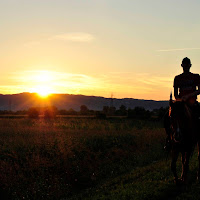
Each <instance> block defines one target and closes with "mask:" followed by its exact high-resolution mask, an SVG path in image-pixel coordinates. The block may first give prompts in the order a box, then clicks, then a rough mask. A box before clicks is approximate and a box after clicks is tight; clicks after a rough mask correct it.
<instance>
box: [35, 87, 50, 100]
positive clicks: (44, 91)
mask: <svg viewBox="0 0 200 200" xmlns="http://www.w3.org/2000/svg"><path fill="white" fill-rule="evenodd" d="M35 92H36V93H37V94H38V95H39V96H40V97H43V98H45V97H48V96H49V95H50V94H51V93H52V90H51V88H50V87H48V86H40V87H38V88H36V89H35Z"/></svg>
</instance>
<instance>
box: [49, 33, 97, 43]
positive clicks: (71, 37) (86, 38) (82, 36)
mask: <svg viewBox="0 0 200 200" xmlns="http://www.w3.org/2000/svg"><path fill="white" fill-rule="evenodd" d="M94 39H95V37H94V36H93V35H91V34H89V33H83V32H74V33H64V34H59V35H54V36H52V37H50V38H49V40H61V41H72V42H91V41H93V40H94Z"/></svg>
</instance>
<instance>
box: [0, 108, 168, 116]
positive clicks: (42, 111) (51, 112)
mask: <svg viewBox="0 0 200 200" xmlns="http://www.w3.org/2000/svg"><path fill="white" fill-rule="evenodd" d="M167 111H168V108H167V107H166V108H163V107H161V108H160V109H154V110H153V111H149V110H145V109H144V108H143V107H135V108H134V109H130V108H127V107H126V106H124V105H121V106H120V107H119V109H116V108H115V107H114V106H113V107H109V106H104V107H103V109H102V110H101V111H95V110H90V109H88V107H87V106H86V105H81V106H80V110H79V111H75V110H74V109H72V108H71V109H69V110H65V109H61V110H58V109H57V108H56V107H55V106H49V107H31V108H30V109H28V110H22V111H16V112H14V111H7V110H3V111H0V115H28V116H29V118H38V117H39V116H43V117H45V118H54V117H56V116H58V115H73V116H79V115H85V116H95V117H97V118H106V117H110V116H124V117H127V118H137V119H162V118H163V116H164V115H165V113H167Z"/></svg>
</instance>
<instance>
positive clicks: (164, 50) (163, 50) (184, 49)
mask: <svg viewBox="0 0 200 200" xmlns="http://www.w3.org/2000/svg"><path fill="white" fill-rule="evenodd" d="M186 50H200V48H183V49H161V50H156V51H159V52H166V51H186Z"/></svg>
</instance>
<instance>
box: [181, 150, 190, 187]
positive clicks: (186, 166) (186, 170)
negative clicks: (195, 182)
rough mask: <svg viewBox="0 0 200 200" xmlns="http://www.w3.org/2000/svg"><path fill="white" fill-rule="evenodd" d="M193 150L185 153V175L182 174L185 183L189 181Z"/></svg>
mask: <svg viewBox="0 0 200 200" xmlns="http://www.w3.org/2000/svg"><path fill="white" fill-rule="evenodd" d="M190 156H191V152H186V153H185V162H184V164H183V172H182V174H183V176H182V181H183V183H187V175H188V171H189V160H190Z"/></svg>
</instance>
